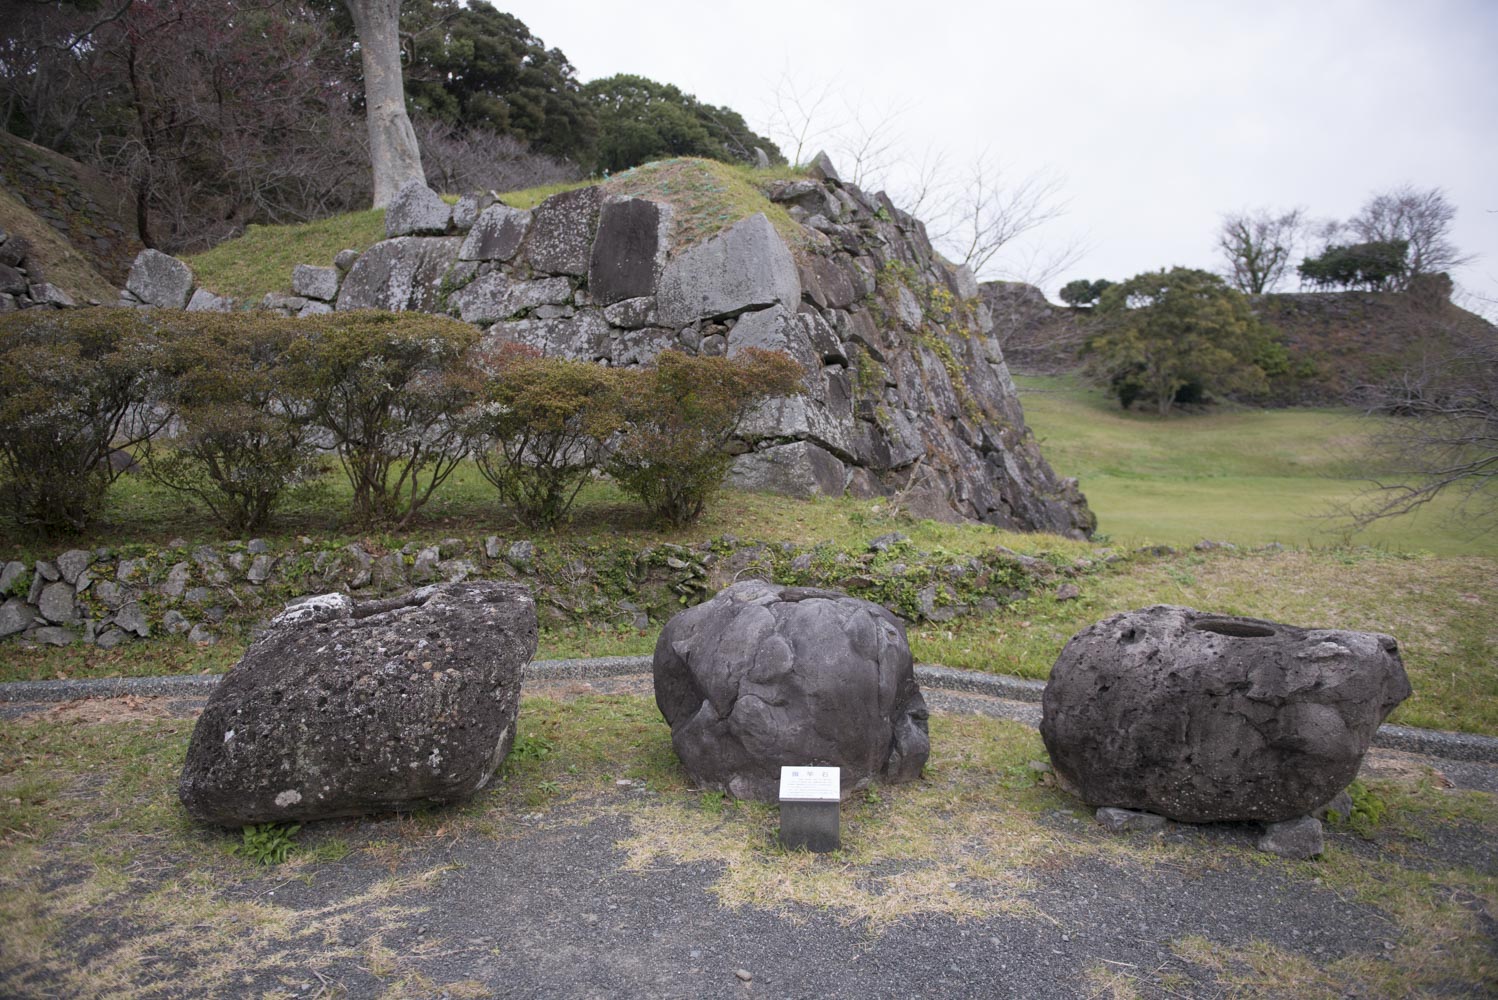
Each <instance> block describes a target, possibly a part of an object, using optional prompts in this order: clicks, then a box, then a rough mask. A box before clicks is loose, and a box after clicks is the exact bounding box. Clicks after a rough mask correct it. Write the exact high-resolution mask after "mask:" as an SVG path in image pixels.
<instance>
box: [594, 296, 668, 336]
mask: <svg viewBox="0 0 1498 1000" xmlns="http://www.w3.org/2000/svg"><path fill="white" fill-rule="evenodd" d="M603 318H604V319H606V320H608V322H609V325H610V326H617V327H619V328H620V329H621V330H639V329H643V328H644V327H647V326H655V325H656V308H655V296H653V295H652V296H648V297H644V298H637V299H622V300H620V301H618V302H614V303H611V304H610V305H607V306H604V307H603Z"/></svg>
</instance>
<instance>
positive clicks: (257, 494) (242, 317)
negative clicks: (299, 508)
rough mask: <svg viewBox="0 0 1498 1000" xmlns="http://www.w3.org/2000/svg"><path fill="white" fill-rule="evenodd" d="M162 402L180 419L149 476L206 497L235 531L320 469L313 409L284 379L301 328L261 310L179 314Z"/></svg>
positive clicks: (153, 455)
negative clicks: (178, 428)
mask: <svg viewBox="0 0 1498 1000" xmlns="http://www.w3.org/2000/svg"><path fill="white" fill-rule="evenodd" d="M164 322H165V324H167V325H168V327H169V328H170V329H171V330H172V332H173V337H172V347H171V351H170V359H169V363H168V364H169V369H168V371H167V372H166V373H165V374H166V378H165V385H164V400H165V402H166V403H167V405H168V406H170V407H171V408H172V409H173V411H174V413H175V415H176V416H177V417H178V418H179V419H180V420H181V422H182V430H181V432H180V433H179V434H178V436H177V438H176V441H175V443H174V445H173V446H171V447H166V448H162V447H151V448H148V449H147V452H146V456H147V457H146V471H147V475H149V476H150V477H151V478H152V479H154V480H156V481H157V482H159V483H161V484H163V485H165V486H168V487H170V488H172V489H174V490H178V491H180V492H182V493H186V494H188V495H189V496H192V497H194V498H196V499H197V500H199V501H201V502H202V503H203V504H204V506H206V507H207V508H208V509H209V510H210V511H211V512H212V513H213V516H214V517H215V518H216V519H217V520H218V522H219V523H220V524H222V525H223V526H224V527H225V528H226V529H228V530H229V531H230V532H247V531H254V530H255V529H257V528H259V527H261V526H262V525H263V524H264V523H265V522H266V521H267V520H268V518H269V517H270V513H271V511H272V510H273V509H274V507H275V506H276V503H277V502H278V501H279V500H280V499H281V498H282V497H283V496H284V495H285V494H286V492H287V491H288V490H289V489H292V488H295V487H298V486H302V485H305V484H307V483H309V482H311V481H312V480H314V479H316V478H317V477H318V476H319V475H320V474H321V472H322V471H323V463H322V462H321V461H320V460H319V457H318V453H317V449H316V448H315V447H314V445H313V437H314V434H315V429H314V428H313V427H312V425H311V423H310V421H309V419H308V414H309V411H310V405H309V403H308V402H307V400H306V399H305V398H303V397H302V396H301V395H300V394H298V393H297V392H296V391H295V390H294V388H292V383H291V382H290V381H289V380H288V379H287V378H286V377H285V371H286V367H287V364H286V358H287V354H288V352H289V350H290V348H291V346H292V344H293V342H294V341H295V339H296V338H297V336H298V331H299V327H298V326H297V325H296V324H295V323H293V322H291V321H288V320H283V319H277V318H275V317H271V316H266V315H263V314H249V313H238V314H232V315H218V314H214V313H178V314H174V315H172V316H170V317H169V318H167V319H166V320H164Z"/></svg>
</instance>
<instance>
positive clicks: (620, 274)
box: [588, 198, 671, 306]
mask: <svg viewBox="0 0 1498 1000" xmlns="http://www.w3.org/2000/svg"><path fill="white" fill-rule="evenodd" d="M670 223H671V208H670V206H669V205H666V204H664V203H662V202H655V201H648V200H646V199H644V198H626V199H622V200H618V201H610V202H606V203H605V204H604V206H603V209H602V211H601V212H600V213H599V217H598V235H597V237H596V238H595V239H594V240H593V252H592V255H591V257H590V259H589V263H588V291H589V292H590V293H591V294H592V296H593V300H594V301H595V302H597V303H598V304H599V305H605V306H606V305H611V304H612V303H615V302H619V301H622V300H624V299H634V298H640V297H642V296H649V295H654V294H655V282H656V277H657V275H659V274H660V271H661V267H662V266H663V265H664V264H665V261H666V248H667V240H666V234H667V232H668V230H669V228H670Z"/></svg>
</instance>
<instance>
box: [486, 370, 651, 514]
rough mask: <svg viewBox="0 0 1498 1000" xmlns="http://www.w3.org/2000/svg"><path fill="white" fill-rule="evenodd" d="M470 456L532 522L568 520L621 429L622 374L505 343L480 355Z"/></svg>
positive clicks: (490, 480) (495, 485)
mask: <svg viewBox="0 0 1498 1000" xmlns="http://www.w3.org/2000/svg"><path fill="white" fill-rule="evenodd" d="M478 364H479V367H480V368H481V369H483V370H485V371H486V372H487V373H488V375H489V377H488V378H487V379H485V380H484V381H483V382H482V384H481V387H480V388H479V392H478V396H479V405H478V406H477V407H475V411H474V417H473V428H474V431H475V437H476V438H478V437H482V439H483V441H484V443H485V446H484V447H481V448H476V449H475V452H474V458H475V460H476V461H477V464H478V468H479V471H480V472H481V473H483V475H484V478H485V479H487V480H489V482H491V483H493V484H494V487H495V488H496V489H498V490H499V494H500V496H502V497H503V498H504V499H505V500H506V501H507V502H508V503H510V504H511V505H512V506H513V507H514V508H515V510H516V512H517V513H518V514H519V515H520V517H521V518H522V519H523V520H524V521H526V522H527V523H529V524H534V525H539V526H542V527H549V526H551V525H553V524H556V523H557V522H558V521H560V520H561V519H562V518H564V517H565V516H566V515H567V511H568V510H569V509H571V507H572V502H573V501H574V500H575V499H577V494H578V491H579V490H581V489H582V487H583V484H584V483H586V482H587V481H588V478H589V477H590V476H591V475H592V473H593V471H594V470H595V469H597V468H598V466H599V465H600V463H601V462H602V461H603V457H604V447H605V445H606V443H607V442H608V439H609V438H610V437H611V436H612V435H613V434H614V433H615V432H616V431H617V430H618V429H619V426H620V423H621V419H622V418H621V416H620V408H619V392H618V383H619V377H618V375H619V373H618V372H617V371H616V370H614V369H610V368H604V367H602V366H600V365H596V364H590V363H588V362H584V361H567V360H563V359H560V358H544V357H542V356H541V354H540V352H539V351H537V350H536V349H535V348H532V347H525V346H522V345H519V344H506V345H504V346H503V347H501V348H499V349H498V350H497V351H494V352H489V353H487V354H483V355H480V357H479V359H478Z"/></svg>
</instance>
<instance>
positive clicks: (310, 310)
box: [296, 299, 334, 316]
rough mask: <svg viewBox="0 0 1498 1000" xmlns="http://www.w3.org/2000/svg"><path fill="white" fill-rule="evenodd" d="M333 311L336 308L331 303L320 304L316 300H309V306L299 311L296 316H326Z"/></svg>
mask: <svg viewBox="0 0 1498 1000" xmlns="http://www.w3.org/2000/svg"><path fill="white" fill-rule="evenodd" d="M333 311H334V308H333V304H332V303H331V302H319V301H317V300H316V299H308V300H307V304H306V305H304V306H302V308H300V309H298V310H297V311H296V314H297V315H298V316H326V315H327V314H328V313H330V312H333Z"/></svg>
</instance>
